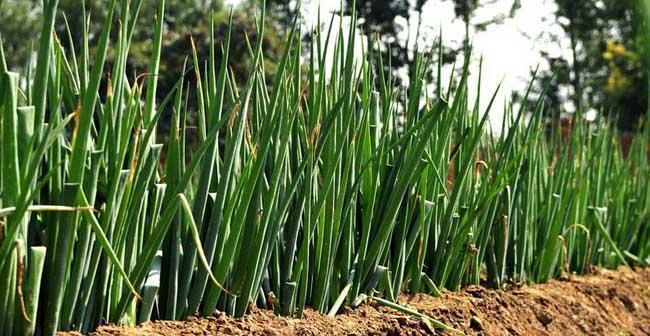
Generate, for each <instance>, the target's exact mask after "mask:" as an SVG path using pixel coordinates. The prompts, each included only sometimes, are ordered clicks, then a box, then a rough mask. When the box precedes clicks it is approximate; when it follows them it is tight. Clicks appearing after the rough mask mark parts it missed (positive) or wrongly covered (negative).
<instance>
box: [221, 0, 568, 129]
mask: <svg viewBox="0 0 650 336" xmlns="http://www.w3.org/2000/svg"><path fill="white" fill-rule="evenodd" d="M238 1H239V0H229V2H230V3H237V2H238ZM513 1H514V0H493V1H481V2H484V3H490V2H492V3H491V4H487V5H485V6H484V7H481V8H480V9H479V10H478V11H477V12H476V14H475V16H474V18H473V21H472V23H482V22H485V21H489V20H492V19H493V18H495V17H497V16H503V17H505V19H504V20H503V23H501V24H493V25H490V26H488V28H487V29H486V30H485V31H480V32H474V31H472V32H471V35H472V43H473V45H474V57H473V59H474V71H472V77H473V78H471V79H470V82H471V83H476V81H477V80H478V60H479V58H480V57H481V56H482V57H483V83H482V97H481V107H482V108H483V109H485V108H486V107H487V104H488V103H489V99H490V98H491V97H490V96H491V94H492V93H493V92H494V90H496V88H497V85H498V84H499V82H500V81H501V80H503V82H502V85H501V90H500V94H499V96H498V97H497V100H496V105H495V107H494V108H493V109H492V110H491V113H490V119H491V121H492V124H493V126H495V127H498V125H500V123H501V119H502V116H503V106H504V103H505V101H506V99H507V97H509V95H510V93H511V92H512V91H523V90H524V89H525V87H526V85H527V84H528V81H529V79H530V72H531V70H532V69H534V68H535V67H536V66H537V65H539V66H540V68H541V69H544V68H546V67H547V64H546V63H545V62H544V60H543V59H541V58H540V51H541V50H544V51H546V52H548V53H549V54H551V55H554V56H559V55H560V54H561V53H562V52H564V53H566V52H568V50H570V48H569V46H568V41H567V40H566V39H560V40H559V41H555V42H552V41H551V39H550V38H549V37H550V36H551V35H555V36H563V33H562V29H561V28H560V27H559V26H558V25H557V23H556V20H555V15H554V11H555V4H554V1H553V0H521V8H519V9H518V10H517V12H516V14H515V16H514V17H512V18H509V17H508V14H509V12H510V9H511V7H512V4H513ZM576 1H579V0H576ZM319 6H320V8H321V19H322V20H324V21H327V22H329V15H328V13H330V12H331V11H334V10H337V9H338V8H339V6H340V0H320V1H319V0H303V8H304V9H303V11H304V13H303V14H304V15H305V18H306V19H307V20H308V21H311V22H310V23H311V24H313V23H315V22H314V21H315V20H316V13H317V12H318V7H319ZM453 6H454V5H453V2H452V1H450V0H429V1H428V2H427V3H426V4H425V7H424V10H423V13H422V26H421V28H420V29H421V39H420V46H421V47H422V48H425V47H430V46H431V44H432V43H433V41H434V39H435V38H436V37H437V36H438V32H439V30H440V28H442V31H443V36H444V43H445V44H447V45H456V46H457V45H460V44H461V43H462V41H463V38H464V36H465V28H464V24H463V22H462V21H461V20H460V19H457V18H456V16H455V14H454V7H453ZM412 16H413V19H412V20H411V21H412V22H411V27H410V28H409V29H406V28H407V27H406V26H407V21H406V18H404V19H403V20H399V21H398V24H401V25H402V26H403V27H404V28H405V29H404V31H403V33H402V38H403V39H406V38H407V35H408V33H409V32H410V34H411V36H412V40H413V37H415V34H416V31H417V16H416V15H415V13H413V14H412ZM413 43H414V41H413ZM565 56H566V57H567V58H568V56H569V55H568V54H566V55H565ZM457 63H459V64H462V60H459V61H457ZM448 71H449V70H448ZM445 77H447V76H445ZM471 91H472V93H473V91H474V90H471Z"/></svg>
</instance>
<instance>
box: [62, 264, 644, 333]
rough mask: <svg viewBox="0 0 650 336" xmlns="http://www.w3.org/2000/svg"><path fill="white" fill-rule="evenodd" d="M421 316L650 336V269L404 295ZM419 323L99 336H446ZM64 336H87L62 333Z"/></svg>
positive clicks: (166, 328) (362, 315)
mask: <svg viewBox="0 0 650 336" xmlns="http://www.w3.org/2000/svg"><path fill="white" fill-rule="evenodd" d="M399 301H400V304H402V305H406V306H408V307H411V308H415V309H417V310H418V311H420V312H421V313H424V314H427V315H429V316H431V317H432V318H435V319H438V320H440V321H442V322H444V323H446V324H448V325H449V326H451V327H454V328H457V329H460V330H463V331H464V332H466V333H467V334H468V335H611V336H623V335H630V336H631V335H650V269H638V270H634V271H633V270H630V269H625V268H621V269H619V270H617V271H609V270H596V271H594V273H593V274H591V275H587V276H572V277H570V278H569V279H566V280H552V281H550V282H549V283H547V284H543V285H533V286H531V287H528V286H522V287H511V288H508V289H504V290H490V289H486V288H484V287H481V286H471V287H468V288H466V289H464V290H463V291H461V292H448V291H445V292H444V293H443V295H442V296H441V297H432V296H429V295H424V294H418V295H409V296H407V295H404V296H402V297H401V298H400V300H399ZM444 334H445V333H443V332H441V331H439V330H431V329H430V328H429V327H428V326H427V325H426V324H425V323H423V322H420V320H419V319H417V318H415V317H412V316H409V315H405V314H402V313H400V312H398V311H396V310H393V309H390V308H387V307H384V306H380V305H378V304H376V303H373V304H367V305H364V306H361V307H359V308H358V309H354V310H351V309H348V310H346V311H345V312H344V313H343V314H340V315H338V316H336V317H327V316H323V315H321V314H318V313H317V312H314V311H311V310H310V311H307V312H305V318H303V319H292V318H285V317H278V316H275V315H273V313H272V312H271V311H268V310H259V309H253V310H252V311H251V312H250V314H249V315H247V316H246V317H244V318H240V319H234V318H231V317H228V316H226V315H224V314H216V315H215V316H213V317H210V318H190V319H189V320H188V321H183V322H173V321H157V322H150V323H145V324H143V325H141V326H138V327H135V328H131V327H122V326H105V327H101V328H100V329H99V330H98V331H96V332H94V333H92V334H91V335H93V336H108V335H111V336H126V335H134V336H154V335H155V336H158V335H160V336H198V335H265V336H267V335H268V336H275V335H277V336H283V335H328V336H333V335H345V336H347V335H444ZM59 335H60V336H72V335H79V334H76V333H59Z"/></svg>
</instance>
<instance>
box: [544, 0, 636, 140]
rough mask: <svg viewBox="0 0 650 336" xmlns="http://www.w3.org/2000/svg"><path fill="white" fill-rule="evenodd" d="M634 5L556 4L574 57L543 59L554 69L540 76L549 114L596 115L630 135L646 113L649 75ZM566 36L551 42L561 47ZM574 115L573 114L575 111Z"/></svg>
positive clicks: (571, 0) (599, 0)
mask: <svg viewBox="0 0 650 336" xmlns="http://www.w3.org/2000/svg"><path fill="white" fill-rule="evenodd" d="M633 1H634V0H581V1H575V0H555V3H556V5H557V10H556V22H557V24H558V25H559V26H560V27H561V28H562V30H563V31H564V34H565V36H566V38H567V39H568V41H569V45H570V57H568V59H567V58H565V57H564V56H562V55H560V56H551V55H549V54H548V53H544V52H543V53H542V57H544V58H545V59H546V60H547V61H548V63H549V69H548V71H546V72H544V73H542V74H540V77H539V81H538V88H537V90H538V91H539V92H541V91H542V89H543V88H547V94H546V97H545V98H546V100H547V103H548V104H547V106H548V108H549V113H550V114H552V115H556V116H557V115H560V114H562V113H563V112H565V111H566V110H567V109H566V106H567V105H566V104H565V103H566V99H567V98H568V99H569V100H570V102H571V105H573V108H572V109H573V110H576V111H582V112H584V111H586V110H587V109H595V110H596V111H598V112H602V114H604V115H611V116H613V117H615V118H616V120H617V122H618V126H619V128H621V129H625V130H631V129H634V128H635V127H636V125H637V122H638V120H639V118H640V116H641V115H643V114H644V113H645V112H646V110H647V99H648V93H647V92H648V87H647V85H648V84H647V73H646V71H644V70H643V69H645V67H646V66H647V64H644V61H643V57H641V56H640V55H642V54H643V53H644V52H645V51H644V50H645V43H644V42H643V39H642V38H641V34H640V32H639V29H638V25H636V24H635V20H636V19H637V18H636V15H637V14H635V13H636V12H635V10H634V3H633ZM562 38H564V37H563V36H550V39H551V40H555V41H561V40H562ZM570 110H571V109H570Z"/></svg>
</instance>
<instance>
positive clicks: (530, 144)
mask: <svg viewBox="0 0 650 336" xmlns="http://www.w3.org/2000/svg"><path fill="white" fill-rule="evenodd" d="M143 3H144V4H143ZM80 6H84V2H83V1H82V2H81V4H80ZM261 8H262V9H261V12H260V15H259V20H258V22H259V24H258V27H257V32H256V33H257V34H256V35H255V36H257V40H256V41H249V40H246V41H231V38H230V36H231V35H230V31H231V28H230V27H229V30H228V32H229V33H228V34H227V36H226V38H225V39H224V40H216V39H215V37H214V27H213V33H212V38H211V41H210V51H209V55H210V57H209V58H208V59H207V60H201V59H198V56H197V54H198V53H197V51H196V50H195V49H194V50H192V52H191V53H190V54H189V55H188V58H187V61H186V63H185V67H184V69H183V72H182V73H179V74H178V76H179V80H178V82H177V84H176V85H175V86H174V87H173V89H172V90H171V91H170V92H166V93H165V94H166V95H165V98H164V99H157V97H160V96H161V95H160V93H159V92H157V79H158V74H159V69H160V68H159V64H160V62H161V61H162V60H161V57H162V56H161V44H162V40H163V34H164V21H163V20H164V15H165V2H164V0H159V1H157V2H156V8H149V5H147V2H144V1H142V0H130V1H129V0H110V1H109V6H108V9H109V10H108V12H107V15H106V18H105V21H104V23H103V26H102V28H101V31H100V33H99V35H98V37H97V38H96V45H95V46H93V47H92V48H91V46H90V45H89V37H88V34H89V33H88V30H89V27H88V22H87V20H83V21H84V22H86V24H85V25H83V26H82V27H79V29H81V30H82V31H83V34H82V39H81V40H79V41H77V40H73V39H72V37H71V36H72V34H67V36H57V35H56V34H55V33H54V30H53V27H54V22H55V19H56V18H57V17H58V16H59V15H58V12H57V0H45V1H44V5H43V27H42V32H41V38H40V43H39V45H38V51H37V54H36V55H37V57H36V58H35V60H34V62H33V64H31V63H30V64H29V66H28V67H27V70H26V71H25V73H24V74H18V73H14V72H11V71H10V70H9V69H11V66H12V65H10V64H7V63H6V62H5V58H4V54H3V51H2V48H1V42H0V330H2V331H3V333H4V334H7V335H26V336H31V335H35V334H38V335H54V334H55V332H56V331H58V330H79V331H81V332H88V331H91V330H93V329H95V328H96V327H98V326H99V325H100V324H102V323H107V322H115V323H129V324H135V323H138V322H142V321H147V320H151V319H171V320H176V319H184V318H186V317H188V316H190V315H194V314H200V315H205V316H209V315H211V314H213V313H214V312H215V311H216V310H219V311H224V312H226V313H228V314H231V315H234V316H242V315H244V314H245V313H246V312H247V310H248V308H249V306H250V305H251V304H256V305H257V306H259V307H264V308H267V309H273V310H274V311H275V312H276V313H278V314H282V315H287V316H297V317H300V316H302V313H303V311H304V309H305V308H306V307H313V308H314V309H316V310H318V311H320V312H322V313H330V314H336V313H337V312H338V311H339V310H341V309H342V307H343V306H345V305H353V306H354V305H356V304H358V303H359V302H361V301H362V300H363V298H368V297H372V298H373V300H374V301H376V302H380V303H382V304H385V305H388V306H391V307H393V306H395V307H398V308H399V307H401V306H397V305H396V304H395V302H396V300H397V298H398V297H399V295H400V294H401V293H416V292H429V293H433V294H434V295H439V294H440V288H448V289H451V290H458V289H460V288H462V287H463V286H467V285H471V284H479V283H482V282H483V281H486V282H487V283H488V284H489V285H490V286H492V287H496V288H498V287H501V286H503V285H504V284H507V283H512V282H516V283H531V282H545V281H547V280H548V279H550V278H553V277H556V276H559V275H561V274H563V273H569V272H571V273H585V272H588V271H589V270H590V269H591V268H592V267H594V266H602V267H610V268H614V267H617V266H620V265H646V264H647V262H648V258H649V256H650V214H649V212H650V165H649V162H648V143H649V142H650V128H649V127H645V128H642V129H640V130H639V132H638V134H637V135H636V137H635V138H634V141H633V142H632V145H631V147H630V148H629V151H627V152H624V151H623V147H622V146H621V143H620V140H619V139H620V134H619V132H618V131H617V130H616V129H615V128H614V127H612V125H611V122H609V121H607V120H604V121H598V122H595V123H588V122H586V121H585V120H584V119H583V118H581V117H580V114H579V113H577V114H576V116H575V118H574V119H573V122H572V124H571V127H570V129H569V131H568V132H563V131H562V129H561V128H560V127H552V126H549V125H553V123H551V124H549V123H548V122H547V120H546V118H545V114H544V110H545V109H544V102H543V100H542V99H540V100H539V102H538V103H537V104H536V105H535V106H527V105H526V104H520V105H509V106H507V107H506V113H505V118H504V121H503V125H502V127H501V130H502V131H501V132H499V133H495V132H492V128H491V127H488V122H487V120H488V115H489V113H490V111H491V110H492V109H493V106H492V105H493V104H492V102H494V99H495V97H496V92H492V93H490V94H491V95H492V96H491V97H492V98H491V102H490V104H489V106H488V108H487V109H481V105H480V104H479V101H480V96H481V94H483V93H481V91H480V86H481V85H480V81H479V83H471V82H470V79H469V78H470V77H469V66H470V61H471V57H470V55H471V53H470V52H468V53H467V55H466V57H465V61H464V64H463V65H462V67H460V68H459V69H458V70H459V71H457V72H455V73H457V74H459V75H458V76H457V77H454V78H449V82H450V83H455V84H454V85H448V87H449V89H446V90H443V89H442V82H443V78H442V75H441V73H442V71H441V67H442V65H441V64H440V62H439V60H441V59H442V56H443V55H442V53H443V52H442V47H441V46H440V45H438V46H437V47H433V48H432V49H430V50H425V51H423V52H421V53H417V54H416V55H415V58H414V61H413V71H412V73H411V74H410V78H409V83H410V85H408V87H407V88H404V87H402V86H399V85H397V79H396V78H395V77H393V76H392V74H391V73H390V72H388V71H385V70H384V65H386V64H389V63H390V60H389V59H382V58H381V56H380V55H370V54H368V53H365V52H361V53H360V52H359V51H358V50H362V49H364V47H365V46H360V45H357V44H359V43H360V42H359V40H358V39H357V38H356V37H357V36H358V35H359V34H362V33H363V32H361V31H359V30H358V28H357V27H356V26H355V25H352V26H350V27H349V28H342V27H343V26H344V25H343V24H340V25H338V26H339V27H341V28H333V27H334V26H335V25H333V24H330V26H329V28H327V29H325V30H321V29H316V30H315V31H314V32H313V33H308V34H310V37H311V38H309V39H307V40H302V39H301V37H302V36H303V35H304V32H303V31H302V30H303V25H302V23H301V22H300V20H299V19H298V18H296V19H295V20H294V23H293V26H292V28H291V30H290V31H289V32H288V34H287V35H286V43H285V48H284V52H283V54H282V56H281V59H280V60H279V62H278V64H277V70H276V73H275V74H274V77H273V80H272V81H271V80H269V79H268V78H266V74H267V73H266V71H265V63H264V45H263V43H262V42H261V41H262V40H263V39H262V36H263V35H264V25H263V24H262V23H263V22H264V16H265V12H264V9H263V8H264V6H262V7H261ZM84 9H85V7H84ZM141 11H142V12H147V13H152V12H155V14H156V15H155V18H156V19H155V20H154V21H153V22H151V24H152V25H154V27H155V29H154V35H153V37H152V54H151V62H150V64H149V69H148V71H147V73H145V74H142V75H139V76H134V75H133V74H130V73H128V71H127V64H128V61H129V46H130V44H131V41H132V36H133V32H134V28H135V25H136V24H141V23H138V17H139V15H140V13H141ZM332 20H335V18H334V17H332ZM353 22H354V15H353ZM213 26H214V25H213ZM61 40H66V43H65V45H68V46H69V47H68V48H64V47H63V44H62V42H61ZM234 43H245V44H246V45H247V46H248V49H247V50H248V53H249V56H250V59H251V60H252V67H251V70H250V73H249V74H248V75H247V79H246V81H244V82H236V80H235V77H234V76H233V74H232V72H231V71H230V69H229V57H230V52H229V51H230V47H231V45H232V44H234ZM368 43H377V42H375V41H373V40H369V42H368ZM216 55H221V56H222V57H219V58H217V57H215V56H216ZM217 59H219V60H220V61H219V62H217V61H215V60H217ZM109 63H110V64H111V67H110V68H109V67H108V66H107V64H109ZM32 68H33V69H35V70H34V71H31V69H32ZM430 78H434V80H433V81H432V82H430ZM445 82H446V80H445ZM431 87H435V88H436V89H435V90H433V91H431V90H430V88H431ZM472 90H476V91H475V92H476V93H477V94H476V95H472V96H474V97H476V99H475V100H474V99H472V100H470V92H471V91H472ZM529 92H530V89H529ZM479 93H480V94H479ZM529 94H530V93H527V94H526V96H528V95H529ZM524 101H529V100H528V99H524ZM530 111H532V112H530ZM163 115H170V116H171V117H169V118H162V116H163ZM193 115H196V116H197V118H188V116H193ZM161 119H162V120H165V119H169V120H170V125H169V127H168V129H169V134H164V135H162V136H159V134H157V133H158V131H159V126H160V123H161V122H160V120H161ZM195 119H196V120H197V123H196V124H191V122H190V120H195ZM190 127H196V128H198V130H199V131H198V132H197V135H195V136H194V135H192V134H190V133H188V132H187V131H186V130H187V129H188V128H190ZM164 129H167V127H165V128H164ZM163 137H165V138H166V139H167V141H166V142H165V143H161V142H158V139H161V138H163ZM193 137H194V138H193ZM192 143H198V146H197V147H196V148H193V147H191V146H190V144H192ZM400 309H401V310H403V311H407V312H409V311H412V310H410V309H408V308H404V307H402V308H400ZM417 314H419V313H417ZM417 316H418V317H419V318H422V319H426V320H427V321H428V323H431V324H432V325H433V326H436V327H440V328H446V326H444V325H443V324H440V323H438V322H436V321H435V320H432V319H430V318H428V317H425V316H424V315H422V314H419V315H417Z"/></svg>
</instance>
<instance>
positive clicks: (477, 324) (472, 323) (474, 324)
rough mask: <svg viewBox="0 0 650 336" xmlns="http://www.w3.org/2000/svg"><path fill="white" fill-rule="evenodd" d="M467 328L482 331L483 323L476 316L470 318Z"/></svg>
mask: <svg viewBox="0 0 650 336" xmlns="http://www.w3.org/2000/svg"><path fill="white" fill-rule="evenodd" d="M469 327H470V328H472V329H474V330H476V331H483V322H482V321H481V319H479V318H478V317H476V316H472V318H471V319H470V320H469Z"/></svg>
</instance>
